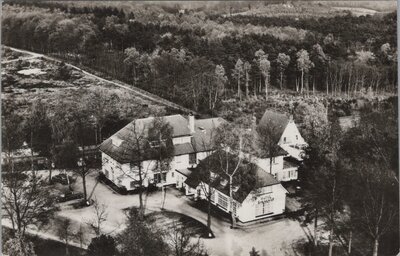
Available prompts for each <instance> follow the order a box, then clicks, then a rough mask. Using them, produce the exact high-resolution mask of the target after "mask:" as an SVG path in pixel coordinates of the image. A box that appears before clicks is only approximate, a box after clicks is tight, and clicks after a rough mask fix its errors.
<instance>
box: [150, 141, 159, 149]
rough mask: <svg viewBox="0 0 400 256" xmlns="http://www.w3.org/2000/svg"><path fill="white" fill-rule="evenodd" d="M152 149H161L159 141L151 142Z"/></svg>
mask: <svg viewBox="0 0 400 256" xmlns="http://www.w3.org/2000/svg"><path fill="white" fill-rule="evenodd" d="M149 143H150V147H152V148H159V147H160V142H159V141H158V140H155V141H150V142H149Z"/></svg>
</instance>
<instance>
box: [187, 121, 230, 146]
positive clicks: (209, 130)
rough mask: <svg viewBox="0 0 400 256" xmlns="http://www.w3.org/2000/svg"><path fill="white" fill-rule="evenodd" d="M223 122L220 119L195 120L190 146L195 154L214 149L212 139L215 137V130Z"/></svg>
mask: <svg viewBox="0 0 400 256" xmlns="http://www.w3.org/2000/svg"><path fill="white" fill-rule="evenodd" d="M225 122H226V121H225V119H223V118H220V117H217V118H208V119H196V120H195V122H194V127H195V133H194V134H193V139H192V144H193V146H194V148H195V150H196V152H202V151H208V150H211V149H212V148H213V147H214V145H213V143H212V137H213V136H215V132H216V131H215V129H216V128H217V127H218V126H220V125H221V124H223V123H225ZM213 133H214V134H213Z"/></svg>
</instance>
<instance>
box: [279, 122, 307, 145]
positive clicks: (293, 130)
mask: <svg viewBox="0 0 400 256" xmlns="http://www.w3.org/2000/svg"><path fill="white" fill-rule="evenodd" d="M296 136H297V137H296ZM285 138H286V139H285ZM304 143H305V141H304V138H303V136H301V134H300V131H299V129H298V128H297V125H296V124H295V122H294V121H290V122H289V123H288V124H287V126H286V127H285V129H284V131H283V132H282V136H281V138H280V139H279V142H278V145H282V144H304Z"/></svg>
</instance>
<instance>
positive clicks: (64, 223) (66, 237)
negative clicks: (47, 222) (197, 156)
mask: <svg viewBox="0 0 400 256" xmlns="http://www.w3.org/2000/svg"><path fill="white" fill-rule="evenodd" d="M57 235H58V237H59V238H60V239H61V240H62V241H64V243H65V255H67V256H68V255H69V243H70V241H71V239H72V237H73V235H74V234H73V232H72V225H71V220H70V219H63V220H60V221H59V223H58V228H57Z"/></svg>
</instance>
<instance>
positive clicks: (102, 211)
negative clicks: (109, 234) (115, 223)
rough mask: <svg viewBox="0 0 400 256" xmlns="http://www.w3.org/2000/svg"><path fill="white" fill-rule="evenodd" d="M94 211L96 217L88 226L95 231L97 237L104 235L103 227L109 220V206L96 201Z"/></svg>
mask: <svg viewBox="0 0 400 256" xmlns="http://www.w3.org/2000/svg"><path fill="white" fill-rule="evenodd" d="M93 210H94V214H95V217H94V218H92V219H91V220H89V221H88V222H87V224H88V225H89V226H90V227H91V228H92V229H93V231H94V233H95V234H96V236H100V235H101V234H102V225H103V223H104V222H105V221H106V220H107V217H108V213H107V206H106V205H105V204H100V203H99V201H97V199H95V200H94V203H93Z"/></svg>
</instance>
